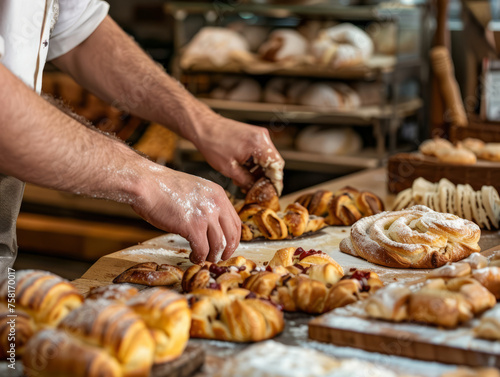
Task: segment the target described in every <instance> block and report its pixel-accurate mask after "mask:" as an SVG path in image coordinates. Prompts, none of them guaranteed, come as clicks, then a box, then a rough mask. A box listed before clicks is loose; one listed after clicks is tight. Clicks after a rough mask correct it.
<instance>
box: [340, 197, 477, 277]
mask: <svg viewBox="0 0 500 377" xmlns="http://www.w3.org/2000/svg"><path fill="white" fill-rule="evenodd" d="M480 235H481V231H480V229H479V227H478V226H477V225H476V224H474V223H472V222H471V221H468V220H464V219H461V218H459V217H457V216H455V215H451V214H447V213H439V212H435V211H433V210H431V209H430V208H428V207H425V206H414V207H411V208H409V209H406V210H402V211H393V212H390V211H387V212H382V213H379V214H377V215H373V216H370V217H365V218H363V219H361V220H359V221H358V222H356V223H355V224H354V225H353V226H352V228H351V234H350V237H348V238H345V239H343V240H342V242H341V243H340V250H341V251H342V252H344V253H346V254H350V255H353V256H356V257H360V258H363V259H366V260H368V261H369V262H372V263H376V264H380V265H382V266H387V267H397V268H436V267H440V266H442V265H444V264H446V263H448V262H454V261H458V260H460V259H463V258H465V257H468V256H469V255H470V254H472V253H474V252H478V251H480V248H479V245H478V241H479V237H480Z"/></svg>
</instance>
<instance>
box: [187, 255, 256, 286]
mask: <svg viewBox="0 0 500 377" xmlns="http://www.w3.org/2000/svg"><path fill="white" fill-rule="evenodd" d="M255 268H256V264H255V262H253V261H251V260H248V259H246V258H244V257H242V256H237V257H232V258H229V259H228V260H226V261H220V262H218V263H211V262H205V263H203V264H202V265H193V266H191V267H189V268H188V269H187V270H186V272H185V273H184V276H183V278H182V289H183V290H184V292H191V291H194V290H196V289H203V288H212V289H222V290H223V291H226V290H228V289H231V288H237V287H239V285H240V284H242V283H243V281H244V280H245V279H246V278H247V277H249V276H250V273H251V272H252V271H253V270H254V269H255Z"/></svg>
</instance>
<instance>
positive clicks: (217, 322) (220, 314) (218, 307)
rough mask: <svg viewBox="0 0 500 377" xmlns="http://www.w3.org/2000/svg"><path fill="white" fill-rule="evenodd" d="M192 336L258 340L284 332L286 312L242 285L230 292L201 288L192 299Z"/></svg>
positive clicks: (190, 298) (190, 301)
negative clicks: (284, 315)
mask: <svg viewBox="0 0 500 377" xmlns="http://www.w3.org/2000/svg"><path fill="white" fill-rule="evenodd" d="M188 301H189V303H190V305H191V311H192V322H191V337H193V338H205V339H219V340H227V341H231V342H257V341H261V340H265V339H270V338H273V337H274V336H276V335H277V334H279V333H280V332H282V331H283V328H284V325H285V324H284V321H283V312H282V311H281V310H280V309H279V308H278V307H277V306H276V305H274V304H273V303H271V302H270V301H266V300H262V299H260V298H256V296H255V294H253V293H251V292H250V291H248V290H246V289H242V288H237V289H231V290H229V291H227V292H223V291H221V290H216V289H198V290H195V291H193V292H191V294H190V296H189V299H188Z"/></svg>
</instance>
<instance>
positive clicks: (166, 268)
mask: <svg viewBox="0 0 500 377" xmlns="http://www.w3.org/2000/svg"><path fill="white" fill-rule="evenodd" d="M182 274H183V271H182V270H181V269H180V268H178V267H175V266H171V265H169V264H161V265H159V264H158V263H155V262H146V263H139V264H136V265H134V266H132V267H130V268H128V269H126V270H125V271H123V272H122V273H121V274H120V275H118V276H117V277H116V278H114V279H113V283H115V284H119V283H132V284H142V285H147V286H150V287H152V286H159V285H167V286H168V285H174V284H177V283H180V281H181V279H182Z"/></svg>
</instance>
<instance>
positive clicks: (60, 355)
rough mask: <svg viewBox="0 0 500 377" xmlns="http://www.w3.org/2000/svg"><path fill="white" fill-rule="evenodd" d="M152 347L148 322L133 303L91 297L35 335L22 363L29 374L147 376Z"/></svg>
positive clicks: (153, 343)
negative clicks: (54, 326)
mask: <svg viewBox="0 0 500 377" xmlns="http://www.w3.org/2000/svg"><path fill="white" fill-rule="evenodd" d="M53 350H60V352H53ZM154 350H155V342H154V340H153V338H152V336H151V334H150V332H149V330H148V328H147V327H146V324H145V323H144V321H143V320H142V319H141V318H140V317H139V316H138V315H137V314H136V313H134V311H133V310H132V309H131V308H129V307H127V306H126V305H124V304H120V303H115V302H110V301H105V300H90V301H87V302H85V303H84V304H83V305H82V306H80V307H78V308H77V309H75V310H73V311H72V312H71V313H69V314H68V315H67V316H66V317H65V318H64V319H63V320H62V321H61V323H60V324H59V326H58V328H57V329H49V330H44V331H41V332H39V333H37V334H36V335H35V336H34V337H32V338H31V339H30V340H29V341H28V343H27V345H26V350H25V355H24V357H23V364H24V371H25V373H26V374H27V375H28V376H29V377H35V376H37V377H38V376H47V377H49V376H77V377H79V376H81V377H83V376H85V377H87V376H116V377H119V376H137V377H140V376H144V377H146V376H149V373H150V370H151V366H152V364H153V358H154Z"/></svg>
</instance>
